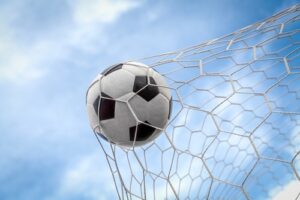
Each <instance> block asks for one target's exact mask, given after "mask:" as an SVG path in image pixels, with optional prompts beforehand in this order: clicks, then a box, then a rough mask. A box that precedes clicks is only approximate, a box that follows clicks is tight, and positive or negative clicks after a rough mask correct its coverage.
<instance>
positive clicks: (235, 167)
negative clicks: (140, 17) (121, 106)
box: [95, 4, 300, 199]
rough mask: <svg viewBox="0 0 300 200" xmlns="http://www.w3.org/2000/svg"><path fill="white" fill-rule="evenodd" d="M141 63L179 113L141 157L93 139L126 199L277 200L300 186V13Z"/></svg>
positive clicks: (139, 151) (298, 8)
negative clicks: (154, 74) (162, 79)
mask: <svg viewBox="0 0 300 200" xmlns="http://www.w3.org/2000/svg"><path fill="white" fill-rule="evenodd" d="M138 61H139V62H142V63H144V64H147V65H148V66H150V67H151V68H153V69H154V70H156V71H157V72H159V73H160V74H161V75H163V76H164V77H165V79H166V80H167V82H168V86H169V89H170V91H171V92H172V102H173V109H172V114H171V118H170V120H169V123H168V126H167V127H166V128H165V129H164V130H163V133H162V134H161V135H160V136H159V137H158V138H157V139H156V140H155V141H153V142H151V143H149V144H147V145H144V146H141V147H133V148H131V149H128V148H123V147H119V146H116V145H114V144H110V143H108V142H106V141H104V140H103V139H101V138H99V137H100V136H99V135H97V134H95V136H96V137H97V140H98V142H99V144H100V146H101V148H102V150H103V152H104V155H105V158H106V161H107V163H108V165H109V169H110V171H111V174H112V176H113V177H112V182H113V184H114V185H115V188H116V192H117V196H118V198H119V199H271V198H273V197H274V196H276V194H278V193H279V192H280V191H283V190H284V189H285V188H286V187H287V186H288V185H289V184H291V183H297V184H299V182H300V4H297V5H295V6H292V7H290V8H288V9H285V10H283V11H281V12H279V13H277V14H275V15H273V16H272V17H270V18H268V19H266V20H264V21H262V22H258V23H255V24H253V25H250V26H247V27H245V28H243V29H240V30H238V31H235V32H233V33H231V34H229V35H226V36H224V37H221V38H218V39H215V40H210V41H207V42H204V43H202V44H199V45H195V46H193V47H189V48H186V49H182V50H179V51H174V52H169V53H165V54H161V55H156V56H152V57H148V58H144V59H140V60H138ZM158 87H162V86H158ZM125 103H127V104H129V103H128V102H125ZM133 115H134V116H135V114H134V113H133ZM299 195H300V191H298V194H297V195H296V196H298V197H299Z"/></svg>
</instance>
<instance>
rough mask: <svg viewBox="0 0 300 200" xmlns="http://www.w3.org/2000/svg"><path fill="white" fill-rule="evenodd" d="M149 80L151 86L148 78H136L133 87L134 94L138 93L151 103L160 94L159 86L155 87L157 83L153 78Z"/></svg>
mask: <svg viewBox="0 0 300 200" xmlns="http://www.w3.org/2000/svg"><path fill="white" fill-rule="evenodd" d="M149 79H150V84H151V85H148V81H147V76H136V77H135V80H134V85H133V92H138V93H137V94H138V95H139V96H140V97H142V98H143V99H145V100H146V101H150V100H151V99H153V98H154V97H156V95H158V93H159V91H158V88H157V86H155V85H156V82H155V80H154V79H153V77H150V78H149ZM146 85H147V86H146ZM145 86H146V87H145ZM144 87H145V88H144ZM142 88H144V89H142ZM141 89H142V90H141ZM139 90H140V91H139Z"/></svg>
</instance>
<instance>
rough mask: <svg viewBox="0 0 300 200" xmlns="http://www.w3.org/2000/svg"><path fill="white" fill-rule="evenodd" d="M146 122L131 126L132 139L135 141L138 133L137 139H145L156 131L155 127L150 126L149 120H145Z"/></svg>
mask: <svg viewBox="0 0 300 200" xmlns="http://www.w3.org/2000/svg"><path fill="white" fill-rule="evenodd" d="M144 123H146V124H139V125H138V126H132V127H130V128H129V133H130V135H129V136H130V141H134V137H135V133H136V141H145V140H147V139H148V138H149V137H150V136H151V135H152V134H153V133H154V131H155V128H153V127H152V126H149V125H147V124H150V123H149V122H147V121H145V122H144Z"/></svg>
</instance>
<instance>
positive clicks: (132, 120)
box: [86, 62, 172, 147]
mask: <svg viewBox="0 0 300 200" xmlns="http://www.w3.org/2000/svg"><path fill="white" fill-rule="evenodd" d="M86 105H87V111H88V116H89V121H90V125H91V127H92V129H93V130H94V132H96V133H97V134H98V135H99V136H100V137H102V138H103V139H105V140H107V141H109V142H111V143H114V144H117V145H121V146H126V147H132V146H133V145H134V146H140V145H143V144H146V143H149V142H151V141H153V140H154V139H155V138H156V137H158V136H159V134H160V133H161V132H162V130H163V129H164V128H165V126H166V125H167V122H168V119H169V118H170V113H171V109H172V98H171V93H170V90H169V89H168V87H167V84H166V81H165V79H164V78H163V77H162V76H161V75H160V74H159V73H158V72H156V71H155V70H153V69H151V68H149V67H148V66H146V65H144V64H142V63H137V62H127V63H122V64H118V65H114V66H112V67H109V68H108V69H106V70H104V71H103V72H102V74H99V75H98V76H97V77H96V79H95V80H94V81H93V82H92V84H91V85H90V87H89V88H88V91H87V96H86Z"/></svg>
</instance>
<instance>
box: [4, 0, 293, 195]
mask: <svg viewBox="0 0 300 200" xmlns="http://www.w3.org/2000/svg"><path fill="white" fill-rule="evenodd" d="M295 3H297V1H292V0H285V1H279V0H278V1H271V0H266V1H259V0H251V1H250V0H248V1H245V0H239V1H238V0H226V1H220V0H219V1H216V0H212V1H188V2H187V1H170V0H166V1H157V2H155V3H154V2H153V1H127V0H125V1H108V0H104V1H96V0H92V1H83V0H75V1H70V0H69V1H58V0H53V1H30V0H25V1H17V0H16V1H9V0H7V1H1V0H0V91H1V98H0V102H1V103H0V110H1V112H0V128H1V132H0V133H1V134H0V137H1V138H0V152H1V153H0V155H1V159H0V169H1V172H0V185H1V187H0V199H47V200H48V199H49V200H50V199H108V198H110V197H116V196H115V193H114V188H113V185H112V182H111V181H112V179H111V178H110V174H109V173H108V168H107V166H106V163H105V161H104V159H103V158H102V156H103V154H102V152H101V150H100V148H99V146H98V144H97V141H96V139H95V137H94V136H93V134H92V131H91V129H90V127H89V124H88V121H87V116H86V111H85V92H86V89H87V87H88V85H89V83H90V82H91V80H92V79H93V78H94V77H95V76H96V74H97V73H99V72H100V71H102V70H103V69H104V67H106V66H109V65H111V64H114V63H117V62H120V61H123V60H129V59H135V58H141V57H145V56H151V55H155V54H158V53H164V52H167V51H172V50H176V49H179V48H184V47H188V46H191V45H195V44H198V43H201V42H203V41H205V40H208V39H213V38H215V37H219V36H222V35H224V34H228V33H230V32H232V31H235V30H237V29H239V28H242V27H244V26H247V25H249V24H252V23H254V22H256V21H258V20H263V19H265V18H267V17H269V16H270V15H272V14H274V13H275V12H277V11H279V10H281V9H283V8H286V7H289V6H291V5H293V4H295Z"/></svg>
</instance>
